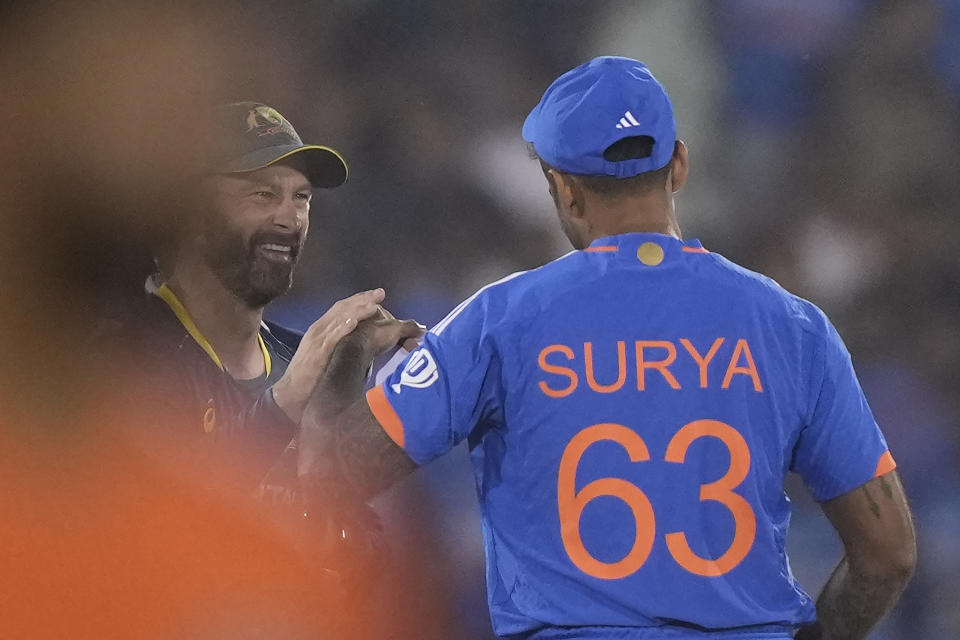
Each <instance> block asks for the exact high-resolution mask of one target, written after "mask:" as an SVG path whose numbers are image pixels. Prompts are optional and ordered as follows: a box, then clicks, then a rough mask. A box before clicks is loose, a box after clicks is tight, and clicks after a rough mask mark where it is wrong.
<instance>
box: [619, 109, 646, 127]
mask: <svg viewBox="0 0 960 640" xmlns="http://www.w3.org/2000/svg"><path fill="white" fill-rule="evenodd" d="M639 126H640V123H639V122H637V119H636V118H634V117H633V114H632V113H630V112H629V111H627V112H626V113H625V114H623V117H622V118H620V122H619V123H617V129H629V128H630V127H639Z"/></svg>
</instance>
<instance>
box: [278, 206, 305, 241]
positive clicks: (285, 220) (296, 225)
mask: <svg viewBox="0 0 960 640" xmlns="http://www.w3.org/2000/svg"><path fill="white" fill-rule="evenodd" d="M303 223H304V215H302V212H301V210H300V207H298V206H297V205H296V203H295V202H294V201H293V199H292V198H284V200H283V202H281V203H280V206H279V207H277V210H276V212H275V213H274V217H273V224H274V225H275V226H276V227H278V228H280V229H283V230H284V231H290V232H297V233H299V232H300V230H301V229H302V228H303Z"/></svg>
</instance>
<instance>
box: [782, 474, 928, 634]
mask: <svg viewBox="0 0 960 640" xmlns="http://www.w3.org/2000/svg"><path fill="white" fill-rule="evenodd" d="M824 512H825V513H826V514H827V516H828V517H829V518H830V521H831V523H832V524H833V525H834V527H835V528H836V529H837V531H838V533H840V536H841V538H843V542H844V547H845V548H846V550H847V555H846V556H845V557H844V558H843V560H842V561H841V562H840V564H839V565H838V566H837V568H836V569H835V570H834V572H833V575H831V576H830V580H829V581H827V584H826V586H825V587H824V588H823V592H822V593H821V594H820V597H819V598H818V599H817V618H818V620H817V623H816V624H815V625H813V626H810V627H806V628H804V629H802V630H801V631H800V632H799V633H798V634H797V636H796V638H797V640H863V639H864V638H866V637H867V634H868V633H869V632H870V629H872V628H873V626H874V625H875V624H876V623H877V622H879V620H880V619H881V618H882V617H883V616H884V615H885V614H886V613H887V612H888V611H889V610H890V609H891V608H892V607H893V605H894V604H895V603H896V601H897V599H898V598H899V597H900V594H901V593H902V592H903V589H904V588H905V587H906V585H907V582H908V581H909V579H910V574H911V573H912V571H913V565H914V563H915V562H916V547H915V539H914V532H913V525H912V522H911V519H910V512H909V508H908V507H907V504H906V498H905V497H904V495H903V489H902V487H901V486H900V483H899V481H898V478H897V474H896V472H891V473H888V474H885V475H883V476H880V477H879V478H874V479H873V480H871V481H870V482H868V483H866V484H865V485H863V486H862V487H860V488H858V489H856V490H854V491H851V492H850V493H848V494H845V495H843V496H840V497H839V498H837V499H835V500H833V501H830V502H828V503H824Z"/></svg>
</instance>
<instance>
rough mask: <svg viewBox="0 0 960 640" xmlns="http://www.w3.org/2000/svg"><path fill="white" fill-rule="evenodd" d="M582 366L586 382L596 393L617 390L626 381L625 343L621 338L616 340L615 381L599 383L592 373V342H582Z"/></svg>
mask: <svg viewBox="0 0 960 640" xmlns="http://www.w3.org/2000/svg"><path fill="white" fill-rule="evenodd" d="M583 359H584V362H585V364H584V367H585V368H586V372H587V384H588V385H590V388H591V389H593V390H594V391H596V392H597V393H613V392H614V391H619V390H620V387H622V386H623V383H624V382H626V381H627V343H626V342H624V341H623V340H618V341H617V381H616V382H614V383H613V384H600V383H598V382H597V379H596V378H595V377H594V374H593V343H592V342H584V343H583Z"/></svg>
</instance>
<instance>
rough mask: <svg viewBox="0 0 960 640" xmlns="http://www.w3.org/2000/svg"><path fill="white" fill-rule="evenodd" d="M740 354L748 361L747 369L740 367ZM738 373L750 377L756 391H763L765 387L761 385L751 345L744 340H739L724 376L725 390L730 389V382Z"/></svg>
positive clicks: (723, 386)
mask: <svg viewBox="0 0 960 640" xmlns="http://www.w3.org/2000/svg"><path fill="white" fill-rule="evenodd" d="M740 354H743V357H744V358H746V360H747V366H745V367H741V366H738V363H739V362H740ZM737 373H742V374H745V375H748V376H750V379H751V380H753V390H754V391H756V392H758V393H759V392H761V391H763V385H761V384H760V374H759V373H757V365H756V364H754V362H753V355H752V354H751V353H750V345H748V344H747V341H746V340H745V339H743V338H740V339H739V340H737V346H736V347H734V349H733V355H732V356H730V364H729V365H727V373H726V375H725V376H723V384H722V385H721V387H722V388H723V389H729V388H730V380H731V379H733V376H734V375H735V374H737Z"/></svg>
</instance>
